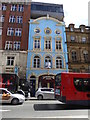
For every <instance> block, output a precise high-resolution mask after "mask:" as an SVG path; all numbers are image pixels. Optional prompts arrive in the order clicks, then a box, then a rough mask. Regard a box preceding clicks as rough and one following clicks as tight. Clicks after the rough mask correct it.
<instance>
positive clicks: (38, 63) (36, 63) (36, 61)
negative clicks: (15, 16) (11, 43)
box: [33, 56, 40, 68]
mask: <svg viewBox="0 0 90 120" xmlns="http://www.w3.org/2000/svg"><path fill="white" fill-rule="evenodd" d="M33 67H34V68H40V57H39V56H35V57H34V63H33Z"/></svg>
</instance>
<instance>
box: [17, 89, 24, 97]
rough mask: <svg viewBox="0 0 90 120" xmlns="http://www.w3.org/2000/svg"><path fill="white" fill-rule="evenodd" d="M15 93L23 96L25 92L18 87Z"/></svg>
mask: <svg viewBox="0 0 90 120" xmlns="http://www.w3.org/2000/svg"><path fill="white" fill-rule="evenodd" d="M17 93H18V94H21V95H24V96H25V92H24V91H23V90H21V89H19V90H18V91H17Z"/></svg>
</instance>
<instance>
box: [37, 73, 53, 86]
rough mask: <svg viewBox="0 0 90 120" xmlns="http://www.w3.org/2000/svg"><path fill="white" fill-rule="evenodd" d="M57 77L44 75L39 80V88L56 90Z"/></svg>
mask: <svg viewBox="0 0 90 120" xmlns="http://www.w3.org/2000/svg"><path fill="white" fill-rule="evenodd" d="M54 83H55V76H54V75H42V76H39V78H38V87H48V88H54Z"/></svg>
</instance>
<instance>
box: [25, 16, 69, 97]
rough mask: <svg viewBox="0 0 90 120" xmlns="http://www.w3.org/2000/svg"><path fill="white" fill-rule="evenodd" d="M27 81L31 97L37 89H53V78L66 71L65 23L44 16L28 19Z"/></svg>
mask: <svg viewBox="0 0 90 120" xmlns="http://www.w3.org/2000/svg"><path fill="white" fill-rule="evenodd" d="M29 28H30V29H29V43H28V44H29V46H28V58H27V79H28V80H29V81H30V84H31V88H32V91H33V96H34V92H35V89H37V88H38V87H54V83H55V80H54V76H55V75H56V74H57V73H61V72H67V71H68V64H67V62H68V60H67V45H66V44H65V42H66V34H65V23H64V22H62V21H59V20H57V19H55V18H52V17H49V16H46V17H40V18H37V19H34V20H33V19H30V23H29Z"/></svg>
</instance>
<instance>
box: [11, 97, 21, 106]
mask: <svg viewBox="0 0 90 120" xmlns="http://www.w3.org/2000/svg"><path fill="white" fill-rule="evenodd" d="M11 103H12V104H13V105H17V104H18V103H19V100H18V99H17V98H14V99H13V100H12V101H11Z"/></svg>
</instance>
